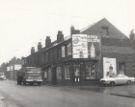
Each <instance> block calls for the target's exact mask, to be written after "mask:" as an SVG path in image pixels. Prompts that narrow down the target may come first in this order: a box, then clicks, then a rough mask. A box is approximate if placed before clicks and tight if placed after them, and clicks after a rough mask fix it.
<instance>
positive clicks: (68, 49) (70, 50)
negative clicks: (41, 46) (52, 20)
mask: <svg viewBox="0 0 135 107" xmlns="http://www.w3.org/2000/svg"><path fill="white" fill-rule="evenodd" d="M67 55H68V56H70V55H72V48H71V43H69V44H68V45H67Z"/></svg>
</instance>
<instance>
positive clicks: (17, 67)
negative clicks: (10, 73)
mask: <svg viewBox="0 0 135 107" xmlns="http://www.w3.org/2000/svg"><path fill="white" fill-rule="evenodd" d="M21 68H22V65H19V64H16V65H14V70H20V69H21Z"/></svg>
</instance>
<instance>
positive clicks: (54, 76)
mask: <svg viewBox="0 0 135 107" xmlns="http://www.w3.org/2000/svg"><path fill="white" fill-rule="evenodd" d="M52 84H53V85H56V84H57V78H56V68H55V67H54V68H53V72H52Z"/></svg>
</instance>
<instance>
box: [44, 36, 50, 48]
mask: <svg viewBox="0 0 135 107" xmlns="http://www.w3.org/2000/svg"><path fill="white" fill-rule="evenodd" d="M45 46H46V47H47V48H49V47H50V46H51V39H50V36H47V37H46V40H45Z"/></svg>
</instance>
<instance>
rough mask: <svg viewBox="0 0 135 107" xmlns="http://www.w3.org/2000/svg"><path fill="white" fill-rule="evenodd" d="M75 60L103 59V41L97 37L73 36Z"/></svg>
mask: <svg viewBox="0 0 135 107" xmlns="http://www.w3.org/2000/svg"><path fill="white" fill-rule="evenodd" d="M72 52H73V53H72V54H73V58H97V59H99V58H101V39H100V37H99V36H97V35H86V34H74V35H72Z"/></svg>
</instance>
